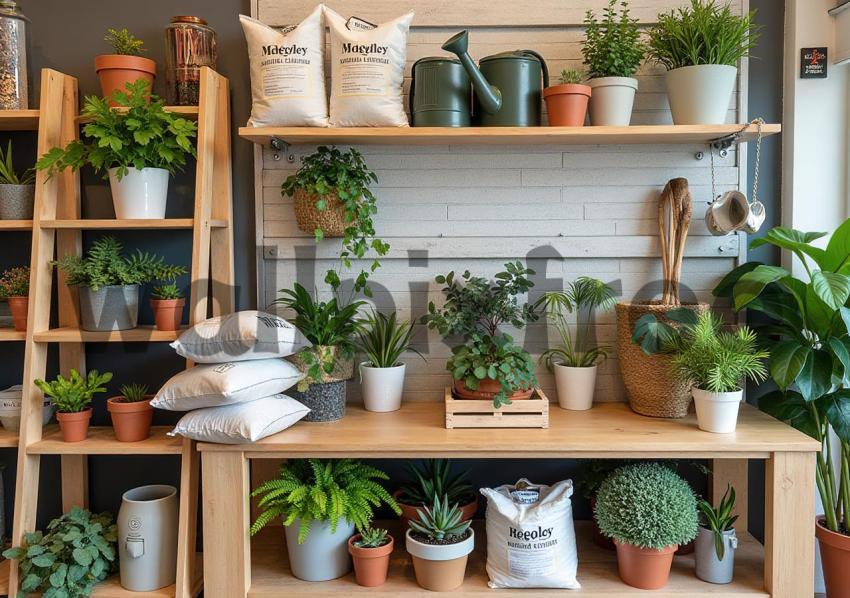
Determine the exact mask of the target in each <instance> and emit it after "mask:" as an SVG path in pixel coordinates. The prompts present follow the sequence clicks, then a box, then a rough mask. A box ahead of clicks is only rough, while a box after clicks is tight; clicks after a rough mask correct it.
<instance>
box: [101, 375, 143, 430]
mask: <svg viewBox="0 0 850 598" xmlns="http://www.w3.org/2000/svg"><path fill="white" fill-rule="evenodd" d="M152 398H153V395H149V394H148V387H147V385H146V384H125V385H124V386H122V387H121V395H120V396H117V397H112V398H110V399H107V401H106V409H107V411H109V414H110V415H111V416H112V427H113V428H115V438H117V439H118V441H119V442H138V441H140V440H144V439H145V438H147V437H148V436H150V433H151V420H152V419H153V407H151V399H152Z"/></svg>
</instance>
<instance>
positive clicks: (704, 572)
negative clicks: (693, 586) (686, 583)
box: [694, 526, 738, 583]
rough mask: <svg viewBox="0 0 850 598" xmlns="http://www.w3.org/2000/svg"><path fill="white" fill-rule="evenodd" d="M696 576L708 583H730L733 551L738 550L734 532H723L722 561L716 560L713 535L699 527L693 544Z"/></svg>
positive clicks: (731, 530) (733, 557)
mask: <svg viewBox="0 0 850 598" xmlns="http://www.w3.org/2000/svg"><path fill="white" fill-rule="evenodd" d="M694 545H695V552H696V554H695V560H696V574H697V577H699V578H700V579H701V580H703V581H707V582H709V583H731V582H732V576H733V574H734V572H735V571H734V569H735V549H736V548H738V537H737V536H736V535H735V530H734V529H730V530H729V531H726V532H723V546H724V548H725V550H724V552H723V559H722V560H721V559H719V558H717V549H716V548H715V546H714V533H713V532H712V531H711V530H707V529H705V528H704V527H702V526H700V528H699V535H697V539H696V541H695V542H694Z"/></svg>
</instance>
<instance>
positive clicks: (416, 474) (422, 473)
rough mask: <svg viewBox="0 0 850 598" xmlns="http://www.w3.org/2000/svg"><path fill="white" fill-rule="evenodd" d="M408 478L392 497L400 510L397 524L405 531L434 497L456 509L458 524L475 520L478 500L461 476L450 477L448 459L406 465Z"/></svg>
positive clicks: (450, 466) (450, 465)
mask: <svg viewBox="0 0 850 598" xmlns="http://www.w3.org/2000/svg"><path fill="white" fill-rule="evenodd" d="M407 469H408V474H409V478H410V479H408V480H407V481H406V482H405V483H404V484H402V486H401V488H399V489H398V490H396V491H395V492H394V493H393V498H395V500H396V502H397V503H398V506H399V508H400V509H401V524H402V527H403V528H404V529H407V526H408V523H410V521H412V520H414V519H417V518H418V515H417V514H416V512H417V511H418V510H419V509H422V508H424V507H426V506H427V505H429V504H431V502H432V501H433V500H434V497H435V496H438V497H440V498H442V497H444V496H445V497H447V498H448V499H449V502H450V503H451V504H456V505H458V508H459V509H460V511H461V521H468V520H470V519H472V518H473V517H475V512H476V511H477V510H478V497H477V496H476V495H475V492H474V491H473V489H472V486H471V485H470V484H469V482H468V481H467V477H466V474H465V473H464V472H462V471H461V472H458V473H456V474H455V473H452V463H451V460H449V459H428V460H426V461H424V462H423V463H422V465H421V466H417V465H415V464H413V463H408V464H407Z"/></svg>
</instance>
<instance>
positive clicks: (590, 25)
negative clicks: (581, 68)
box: [581, 0, 646, 79]
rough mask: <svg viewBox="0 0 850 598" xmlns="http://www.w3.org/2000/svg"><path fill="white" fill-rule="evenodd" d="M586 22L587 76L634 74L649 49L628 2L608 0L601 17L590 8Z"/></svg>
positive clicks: (585, 50) (583, 54)
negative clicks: (600, 18)
mask: <svg viewBox="0 0 850 598" xmlns="http://www.w3.org/2000/svg"><path fill="white" fill-rule="evenodd" d="M618 3H619V5H620V8H619V11H618V10H617V8H616V6H617V4H618ZM584 24H585V31H584V36H585V37H584V43H583V44H582V47H581V54H582V56H583V57H584V64H585V66H587V70H588V76H589V77H590V78H591V79H596V78H599V77H631V76H633V75H634V74H635V71H637V69H638V67H639V66H640V63H641V61H642V60H643V57H644V54H645V53H646V45H645V44H644V43H643V42H642V41H641V39H640V29H639V28H638V21H637V19H632V18H631V17H630V16H629V3H628V2H626V1H625V0H622V1H619V2H618V0H608V6H607V7H606V8H605V9H604V10H603V17H602V20H601V21H600V20H599V19H598V18H597V17H596V15H595V14H594V12H593V11H592V10H588V11H587V14H586V15H585V17H584Z"/></svg>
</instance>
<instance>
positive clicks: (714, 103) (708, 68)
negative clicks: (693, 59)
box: [667, 64, 738, 125]
mask: <svg viewBox="0 0 850 598" xmlns="http://www.w3.org/2000/svg"><path fill="white" fill-rule="evenodd" d="M737 76H738V69H737V68H736V67H734V66H729V65H726V64H699V65H696V66H683V67H681V68H678V69H673V70H672V71H667V98H668V99H669V100H670V110H671V111H672V112H673V124H675V125H721V124H723V123H725V122H726V114H727V112H728V111H729V102H730V100H731V98H732V91H733V90H734V89H735V79H736V78H737Z"/></svg>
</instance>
